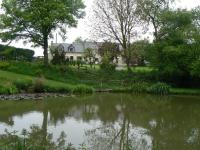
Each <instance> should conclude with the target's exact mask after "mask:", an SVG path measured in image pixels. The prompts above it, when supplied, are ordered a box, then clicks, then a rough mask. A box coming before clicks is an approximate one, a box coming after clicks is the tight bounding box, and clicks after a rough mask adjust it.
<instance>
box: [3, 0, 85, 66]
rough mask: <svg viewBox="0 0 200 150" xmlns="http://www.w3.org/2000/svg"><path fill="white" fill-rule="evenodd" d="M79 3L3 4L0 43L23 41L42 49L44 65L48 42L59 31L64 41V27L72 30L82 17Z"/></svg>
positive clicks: (27, 0) (25, 0) (37, 0)
mask: <svg viewBox="0 0 200 150" xmlns="http://www.w3.org/2000/svg"><path fill="white" fill-rule="evenodd" d="M84 7H85V6H84V4H83V2H82V0H48V1H47V0H3V1H2V8H3V10H4V13H3V14H1V15H0V18H1V19H0V29H1V31H0V38H1V40H2V41H3V42H8V41H12V40H20V39H23V40H25V42H32V43H33V46H34V47H37V46H42V47H43V49H44V63H45V64H46V65H47V64H48V39H49V38H52V37H53V34H52V32H53V31H55V30H57V29H58V30H59V31H60V32H59V33H60V35H61V36H62V37H63V38H64V37H65V33H66V28H67V27H75V26H76V25H77V19H78V18H81V17H83V15H84V11H83V9H84Z"/></svg>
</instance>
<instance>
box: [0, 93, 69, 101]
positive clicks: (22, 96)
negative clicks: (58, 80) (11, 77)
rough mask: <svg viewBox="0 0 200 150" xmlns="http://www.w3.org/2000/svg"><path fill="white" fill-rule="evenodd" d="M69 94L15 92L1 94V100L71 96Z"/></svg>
mask: <svg viewBox="0 0 200 150" xmlns="http://www.w3.org/2000/svg"><path fill="white" fill-rule="evenodd" d="M69 96H70V95H69V94H59V93H33V94H13V95H0V101H3V100H42V99H44V98H47V97H53V98H57V97H69Z"/></svg>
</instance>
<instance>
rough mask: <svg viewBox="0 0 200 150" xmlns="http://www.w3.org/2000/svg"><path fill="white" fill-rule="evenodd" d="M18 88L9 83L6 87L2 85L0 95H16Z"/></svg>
mask: <svg viewBox="0 0 200 150" xmlns="http://www.w3.org/2000/svg"><path fill="white" fill-rule="evenodd" d="M16 93H18V90H17V88H16V87H15V86H14V85H13V84H12V83H11V82H7V83H5V84H4V85H0V94H16Z"/></svg>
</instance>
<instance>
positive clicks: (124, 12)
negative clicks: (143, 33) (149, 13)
mask: <svg viewBox="0 0 200 150" xmlns="http://www.w3.org/2000/svg"><path fill="white" fill-rule="evenodd" d="M95 6H96V7H95V8H94V16H95V23H94V30H95V31H94V32H93V33H97V35H98V36H99V37H100V38H103V39H107V40H111V41H113V42H118V43H119V44H120V45H121V47H122V48H123V51H124V57H125V60H126V64H127V67H128V68H129V67H130V43H131V40H132V39H133V38H134V37H135V34H136V30H135V27H136V25H137V23H138V21H137V17H136V13H135V10H136V0H101V1H99V0H96V1H95Z"/></svg>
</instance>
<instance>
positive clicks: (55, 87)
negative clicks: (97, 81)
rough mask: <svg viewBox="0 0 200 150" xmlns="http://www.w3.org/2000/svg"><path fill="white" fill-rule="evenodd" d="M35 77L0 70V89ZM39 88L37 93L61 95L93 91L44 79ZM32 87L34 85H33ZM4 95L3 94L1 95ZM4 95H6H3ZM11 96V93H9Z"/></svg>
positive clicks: (80, 86) (89, 88) (33, 79)
mask: <svg viewBox="0 0 200 150" xmlns="http://www.w3.org/2000/svg"><path fill="white" fill-rule="evenodd" d="M37 79H38V78H37V77H33V76H29V75H22V74H17V73H13V72H8V71H2V70H0V86H1V88H3V87H4V88H7V87H9V86H10V87H11V86H13V85H15V82H16V81H17V80H18V81H19V80H21V81H25V83H26V81H33V82H34V81H37ZM40 84H41V85H39V86H40V88H42V91H38V92H62V93H72V92H73V93H91V92H92V91H93V89H92V88H91V87H89V86H85V85H80V84H79V85H78V84H77V85H71V84H66V83H63V82H58V81H53V80H48V79H45V78H42V83H40ZM33 86H34V85H33ZM19 90H20V89H18V91H17V92H19ZM17 92H16V93H17ZM3 94H4V93H3ZM5 94H6V93H5ZM10 94H12V93H10Z"/></svg>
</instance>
